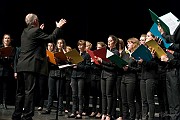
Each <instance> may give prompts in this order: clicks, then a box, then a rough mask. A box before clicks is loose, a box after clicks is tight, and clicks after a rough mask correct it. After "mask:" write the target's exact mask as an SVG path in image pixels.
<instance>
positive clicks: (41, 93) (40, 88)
mask: <svg viewBox="0 0 180 120" xmlns="http://www.w3.org/2000/svg"><path fill="white" fill-rule="evenodd" d="M47 80H48V78H47V76H45V75H40V76H39V79H38V80H37V85H36V88H37V89H36V101H37V105H38V107H43V106H44V97H45V88H46V84H45V83H47Z"/></svg>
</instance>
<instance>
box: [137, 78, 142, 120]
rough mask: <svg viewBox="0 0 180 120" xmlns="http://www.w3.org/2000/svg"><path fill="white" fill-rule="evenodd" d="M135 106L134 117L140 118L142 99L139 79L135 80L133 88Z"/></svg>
mask: <svg viewBox="0 0 180 120" xmlns="http://www.w3.org/2000/svg"><path fill="white" fill-rule="evenodd" d="M135 101H136V102H135V107H136V118H138V119H140V118H141V116H142V101H141V90H140V79H138V80H137V82H136V88H135Z"/></svg>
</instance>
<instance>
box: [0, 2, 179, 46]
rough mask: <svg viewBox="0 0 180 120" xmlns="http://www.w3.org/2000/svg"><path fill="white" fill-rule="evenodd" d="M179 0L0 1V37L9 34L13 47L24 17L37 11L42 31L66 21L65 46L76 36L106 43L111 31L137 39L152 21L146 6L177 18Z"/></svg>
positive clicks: (47, 30) (51, 29)
mask: <svg viewBox="0 0 180 120" xmlns="http://www.w3.org/2000/svg"><path fill="white" fill-rule="evenodd" d="M178 1H179V0H125V1H123V0H106V1H105V0H103V1H97V0H96V1H94V0H56V1H55V0H43V1H42V0H28V1H26V0H1V2H0V16H1V18H0V37H1V38H2V36H3V34H4V33H10V34H11V36H12V38H13V39H14V44H15V45H16V46H19V45H20V35H21V32H22V30H23V28H24V27H25V22H24V18H25V15H26V14H28V13H29V12H33V13H36V14H37V15H38V16H39V18H40V22H41V23H44V24H45V29H44V30H45V31H46V32H47V33H51V32H52V31H53V29H54V28H55V21H56V20H59V19H61V18H65V19H66V20H67V24H66V25H65V26H64V28H63V36H62V37H63V38H64V39H65V40H66V42H67V45H70V46H72V47H73V48H75V47H76V43H77V41H78V40H79V39H85V40H88V41H90V42H92V43H93V47H94V48H95V45H96V42H97V41H104V42H106V43H107V37H108V35H110V34H113V35H116V36H117V37H120V38H122V39H124V40H125V41H126V40H127V39H128V38H130V37H137V38H139V37H140V35H141V34H142V33H147V32H148V30H149V29H150V27H151V26H152V24H153V22H152V20H151V18H150V14H149V11H148V9H151V10H152V11H154V12H155V13H156V14H157V15H158V16H161V15H164V14H166V13H168V12H172V13H173V14H174V15H175V16H177V17H178V18H180V12H179V11H180V7H179V5H180V4H179V2H178Z"/></svg>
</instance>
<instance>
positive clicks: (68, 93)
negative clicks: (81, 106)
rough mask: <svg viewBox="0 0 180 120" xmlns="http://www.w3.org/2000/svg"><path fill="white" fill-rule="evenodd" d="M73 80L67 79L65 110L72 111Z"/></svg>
mask: <svg viewBox="0 0 180 120" xmlns="http://www.w3.org/2000/svg"><path fill="white" fill-rule="evenodd" d="M70 83H71V80H67V79H66V84H65V86H66V88H65V100H66V105H65V110H68V111H69V110H70V102H71V97H72V89H71V86H70Z"/></svg>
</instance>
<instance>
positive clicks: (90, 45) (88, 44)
mask: <svg viewBox="0 0 180 120" xmlns="http://www.w3.org/2000/svg"><path fill="white" fill-rule="evenodd" d="M87 46H89V48H90V49H91V48H92V43H90V42H89V41H86V47H87Z"/></svg>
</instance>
